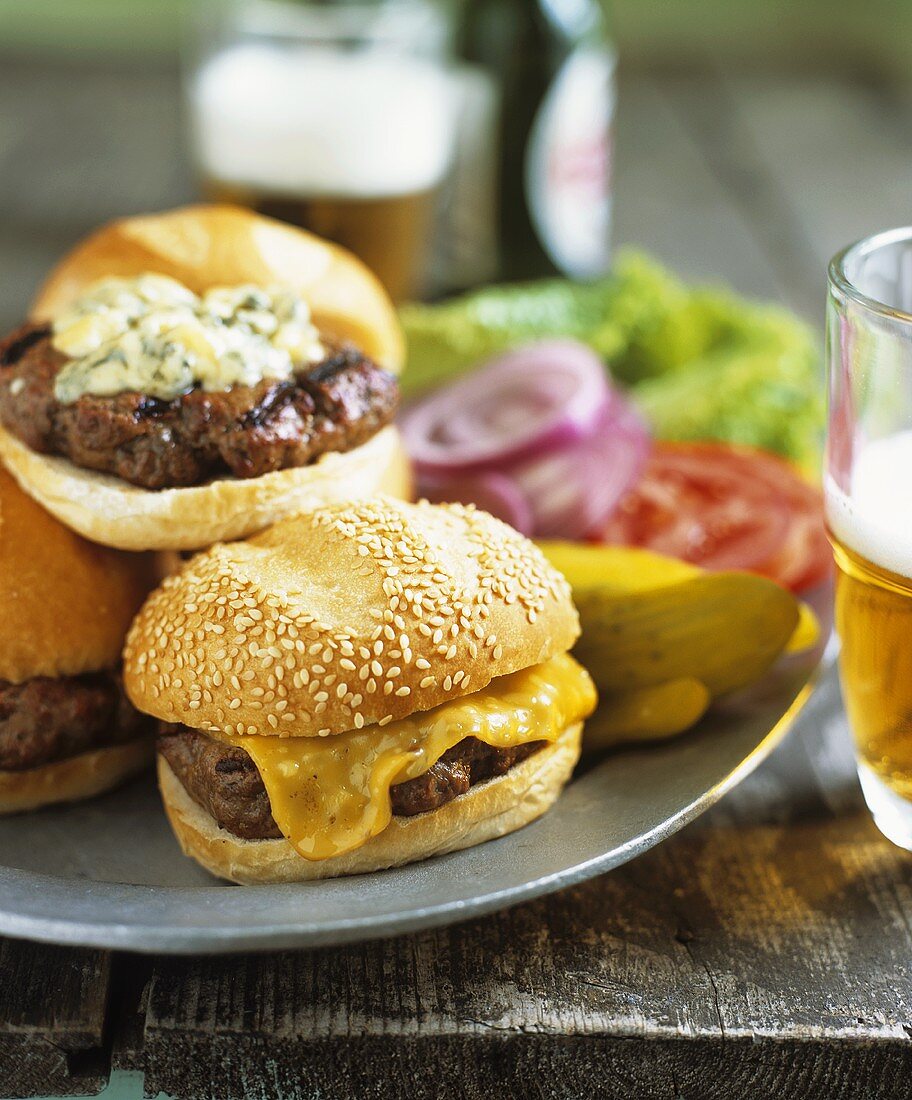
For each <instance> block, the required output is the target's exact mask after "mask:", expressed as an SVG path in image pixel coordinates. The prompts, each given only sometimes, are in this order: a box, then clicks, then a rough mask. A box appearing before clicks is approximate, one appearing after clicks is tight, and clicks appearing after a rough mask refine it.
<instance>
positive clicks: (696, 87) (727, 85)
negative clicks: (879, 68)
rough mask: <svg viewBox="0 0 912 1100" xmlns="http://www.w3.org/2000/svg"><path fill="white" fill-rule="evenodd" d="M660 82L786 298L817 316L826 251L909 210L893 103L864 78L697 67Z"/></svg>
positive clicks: (905, 145) (905, 143)
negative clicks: (710, 71) (714, 71)
mask: <svg viewBox="0 0 912 1100" xmlns="http://www.w3.org/2000/svg"><path fill="white" fill-rule="evenodd" d="M662 87H663V88H664V90H665V94H666V96H667V97H668V98H669V101H670V102H673V103H674V105H675V108H676V110H677V111H678V113H679V115H680V118H681V120H682V122H683V124H684V125H685V126H686V127H687V129H688V131H689V132H690V133H691V134H692V135H693V138H694V140H695V141H696V142H697V143H698V144H699V146H700V148H701V149H702V150H703V153H704V156H705V158H706V162H707V164H708V165H709V167H710V168H711V169H712V171H713V173H714V174H715V175H716V176H717V178H718V179H719V180H720V181H721V183H722V184H723V186H724V187H725V190H726V192H727V193H728V195H729V198H730V201H732V202H734V203H735V204H736V205H737V206H738V207H739V208H740V209H741V210H742V212H743V214H744V216H745V217H746V218H747V219H748V220H749V222H750V224H751V226H752V229H753V233H754V235H755V237H756V239H757V240H758V241H760V242H761V243H762V245H763V248H764V251H765V253H766V255H767V256H768V258H769V261H770V263H771V265H772V266H773V269H774V271H775V272H776V278H777V281H778V282H779V283H780V285H782V286H783V288H784V295H785V299H786V301H787V302H788V304H789V305H791V306H792V307H793V308H796V309H798V310H799V311H800V312H802V313H803V314H805V316H807V317H808V319H809V320H811V321H812V322H815V323H820V322H821V318H822V315H823V303H824V295H825V287H826V264H827V262H828V261H829V259H830V257H831V256H832V255H833V254H834V253H835V252H836V251H837V250H838V249H839V248H841V247H842V246H843V245H845V244H848V243H850V242H851V241H853V240H855V239H856V238H858V237H862V236H865V235H866V234H868V233H872V232H876V231H877V230H878V229H886V228H889V227H891V226H894V225H904V224H906V223H907V222H908V219H909V213H908V186H907V177H908V164H909V156H910V152H912V138H910V136H909V132H908V127H907V126H906V124H905V119H904V117H903V116H902V115H900V113H899V112H898V111H897V110H896V108H895V105H894V102H893V100H892V99H891V98H890V97H889V96H888V95H887V93H886V92H885V91H884V90H882V89H879V88H877V87H876V86H872V85H870V84H862V83H853V82H852V81H851V80H839V79H826V78H821V77H819V76H816V77H814V78H803V77H800V76H790V75H785V74H783V75H780V76H778V77H777V78H776V79H770V78H769V77H763V76H759V75H756V74H755V75H753V76H750V75H743V74H732V73H725V74H722V75H719V76H718V77H717V78H715V79H713V78H711V77H707V74H705V73H701V74H699V75H694V76H690V77H688V76H674V77H665V78H664V79H663V82H662Z"/></svg>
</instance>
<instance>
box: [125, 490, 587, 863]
mask: <svg viewBox="0 0 912 1100" xmlns="http://www.w3.org/2000/svg"><path fill="white" fill-rule="evenodd" d="M578 634H579V622H578V619H577V614H576V610H575V609H574V606H573V603H572V601H571V598H570V590H569V587H568V585H567V583H566V581H565V580H564V579H563V577H562V576H561V575H560V574H559V573H558V572H557V571H556V570H555V569H553V568H552V567H551V566H550V565H549V564H548V563H547V562H546V561H545V559H544V557H543V556H542V554H541V553H540V552H539V551H538V549H537V548H536V547H535V546H534V545H533V544H532V543H531V542H529V541H528V540H527V539H525V538H523V536H521V535H519V534H517V532H516V531H514V530H512V529H511V528H509V527H507V526H506V525H505V524H503V523H501V522H499V521H498V520H495V519H493V518H492V517H491V516H489V515H487V514H486V513H484V512H480V511H476V510H475V509H474V508H471V507H463V506H461V505H447V506H437V505H432V504H428V503H426V502H422V503H420V504H406V503H403V502H401V501H397V500H393V499H391V498H387V497H375V498H373V499H371V500H368V501H362V502H356V503H349V504H333V505H329V506H326V507H323V508H320V509H317V510H315V511H313V512H311V513H308V514H306V515H299V516H295V517H292V518H288V519H284V520H282V521H280V522H279V523H277V524H276V525H275V526H274V527H272V528H271V529H270V530H268V531H266V532H264V533H263V534H260V535H257V536H255V537H254V538H252V539H249V540H248V541H245V542H235V543H232V544H230V545H218V546H214V547H213V548H212V549H211V550H208V551H206V552H204V553H202V554H198V555H197V556H196V557H194V558H193V559H192V560H191V561H190V562H189V563H188V564H187V565H186V566H185V567H184V569H183V571H182V572H180V573H178V574H175V575H173V576H171V577H169V578H168V579H167V580H166V581H165V582H164V583H163V584H162V586H161V587H160V588H159V589H158V590H157V591H156V592H154V593H153V594H152V595H151V596H150V598H149V599H148V600H147V602H146V604H145V606H144V607H143V609H142V610H141V611H140V613H139V615H138V616H137V618H136V620H135V622H134V624H133V627H132V629H131V631H130V634H129V637H128V640H127V646H126V650H125V654H124V679H125V684H126V688H127V692H128V694H129V696H130V698H131V699H132V701H133V703H134V704H135V705H136V706H137V707H138V708H139V709H140V710H142V711H145V712H146V713H148V714H151V715H153V716H154V717H155V718H157V719H159V721H160V723H161V725H160V730H159V738H158V768H159V779H160V784H161V791H162V796H163V799H164V803H165V808H166V810H167V813H168V816H169V818H170V820H171V824H172V826H173V828H174V830H175V833H176V834H177V837H178V839H179V840H180V843H181V845H182V846H183V849H184V851H185V852H186V853H187V854H188V855H190V856H193V857H194V858H195V859H197V860H198V861H199V862H200V863H201V864H202V865H203V866H204V867H206V868H208V870H210V871H211V872H213V873H214V874H216V875H219V876H221V877H222V878H226V879H230V880H232V881H234V882H239V883H263V882H271V883H275V882H295V881H299V880H304V879H315V878H325V877H330V876H336V875H348V874H357V873H361V872H366V871H374V870H379V869H381V868H384V867H391V866H394V865H397V864H403V863H408V862H411V861H413V860H418V859H424V858H426V857H428V856H431V855H436V854H438V853H442V852H449V851H453V850H454V849H457V848H465V847H469V846H470V845H473V844H478V843H481V842H482V841H485V840H489V839H491V838H492V837H497V836H501V835H503V834H505V833H509V832H512V831H513V830H515V829H518V828H520V827H521V826H522V825H525V824H526V823H527V822H529V821H532V820H533V819H534V818H536V817H538V816H540V815H541V814H542V813H544V812H545V811H546V810H547V809H548V808H549V807H550V806H551V804H552V803H553V802H554V800H555V799H556V798H557V796H558V794H559V793H560V791H561V789H562V787H563V786H564V784H565V783H566V781H567V779H568V778H569V776H570V773H571V771H572V770H573V767H574V765H575V763H576V761H577V758H578V756H579V750H580V735H581V731H582V723H583V720H584V719H585V718H586V717H588V715H589V714H590V713H591V712H592V710H593V708H594V706H595V689H594V687H593V685H592V682H591V680H590V679H589V676H588V675H587V673H586V672H585V671H584V670H583V669H582V668H581V667H580V666H579V665H578V664H577V663H576V662H575V661H574V660H573V658H572V657H570V656H569V654H568V650H569V649H570V648H571V646H572V645H573V644H574V642H575V641H576V638H577V636H578Z"/></svg>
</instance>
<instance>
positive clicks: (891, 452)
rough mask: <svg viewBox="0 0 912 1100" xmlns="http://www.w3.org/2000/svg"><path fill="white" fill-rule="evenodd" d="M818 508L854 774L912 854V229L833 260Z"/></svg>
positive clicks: (883, 825) (879, 816)
mask: <svg viewBox="0 0 912 1100" xmlns="http://www.w3.org/2000/svg"><path fill="white" fill-rule="evenodd" d="M827 360H828V373H829V427H828V437H827V457H826V510H827V523H828V526H829V530H830V534H831V538H832V542H833V548H834V552H835V556H836V564H837V567H838V570H837V579H836V627H837V630H838V632H839V636H840V640H841V645H842V648H841V656H840V667H841V673H842V686H843V693H844V696H845V702H846V708H847V710H848V715H849V722H850V724H851V726H852V730H853V733H854V737H855V745H856V755H857V761H858V775H859V778H860V780H861V786H862V788H863V790H864V795H865V799H866V800H867V803H868V806H869V808H870V809H871V812H872V813H873V815H874V818H875V820H876V822H877V825H878V827H879V828H880V830H881V832H883V833H884V834H885V835H886V836H887V837H889V838H890V840H892V841H894V842H895V843H896V844H899V845H901V846H902V847H903V848H908V849H910V850H912V228H908V229H898V230H892V231H890V232H887V233H881V234H879V235H878V236H876V237H871V238H869V239H868V240H864V241H860V242H859V243H858V244H856V245H853V246H852V247H851V248H848V249H846V250H845V251H844V252H841V253H840V254H839V255H838V256H836V258H835V259H834V260H833V261H832V263H831V264H830V272H829V299H828V307H827Z"/></svg>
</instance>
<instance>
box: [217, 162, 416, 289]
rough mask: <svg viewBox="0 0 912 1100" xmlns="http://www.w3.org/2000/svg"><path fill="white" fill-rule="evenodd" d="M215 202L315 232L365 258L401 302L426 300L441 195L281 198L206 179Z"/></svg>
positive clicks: (285, 196)
mask: <svg viewBox="0 0 912 1100" xmlns="http://www.w3.org/2000/svg"><path fill="white" fill-rule="evenodd" d="M203 192H204V194H205V196H206V198H208V199H210V200H211V201H212V202H231V203H239V204H240V205H242V206H248V207H250V209H251V210H255V211H257V213H259V214H265V215H267V217H270V218H278V219H280V220H281V221H284V222H290V223H291V224H292V225H298V226H300V227H301V228H302V229H309V230H310V231H311V233H317V234H319V236H321V237H326V238H327V240H330V241H335V242H336V243H337V244H341V245H344V247H345V248H348V249H350V250H351V251H352V252H354V253H355V255H356V256H358V257H360V258H361V259H362V260H363V261H364V262H365V263H366V264H367V266H368V267H369V268H370V269H371V271H373V272H374V274H375V275H377V277H378V278H379V279H380V281H381V282H382V283H383V285H384V286H385V287H386V289H387V290H388V291H389V293H390V295H391V296H392V297H393V298H394V299H395V300H396V301H404V300H405V299H407V298H413V297H416V296H418V295H420V293H421V291H422V290H423V287H424V282H425V275H426V270H427V263H428V253H429V249H430V245H431V239H432V233H433V228H434V214H435V211H436V209H437V205H438V191H437V190H436V189H435V190H431V191H418V192H415V193H414V194H410V195H390V196H387V197H383V196H381V197H378V198H358V197H349V196H346V195H338V196H335V197H330V196H327V195H319V194H318V195H313V196H311V197H309V198H308V197H305V196H303V195H298V196H291V195H279V194H273V193H271V192H270V191H267V190H260V189H255V188H252V187H250V188H247V187H237V186H232V185H231V184H230V183H226V182H224V181H221V180H216V179H213V178H211V177H209V178H207V177H204V178H203Z"/></svg>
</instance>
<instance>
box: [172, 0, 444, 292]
mask: <svg viewBox="0 0 912 1100" xmlns="http://www.w3.org/2000/svg"><path fill="white" fill-rule="evenodd" d="M198 27H199V34H198V41H197V48H196V49H195V50H194V51H193V55H192V57H191V62H190V67H189V71H188V73H187V98H188V104H189V116H190V124H191V128H192V140H193V149H194V156H195V159H196V163H197V167H198V170H199V172H200V175H201V178H202V184H203V189H204V192H205V194H206V196H207V197H208V198H210V199H213V200H217V201H228V202H235V203H241V204H243V205H245V206H249V207H251V208H252V209H254V210H257V211H259V212H261V213H263V214H267V215H270V216H272V217H276V218H280V219H282V220H284V221H288V222H292V223H294V224H296V225H300V226H302V227H303V228H305V229H310V230H312V231H313V232H314V233H318V234H319V235H320V236H323V237H328V238H329V239H331V240H334V241H337V242H338V243H339V244H342V245H345V247H346V248H349V249H351V251H353V252H354V253H355V254H356V255H358V256H360V257H361V258H362V259H363V260H364V262H365V263H366V264H368V266H369V267H371V268H372V269H373V270H374V271H375V272H376V273H377V275H378V276H379V277H380V279H381V280H382V281H383V283H384V284H385V285H386V287H387V289H388V290H389V291H390V293H391V294H392V295H393V297H394V298H396V299H403V298H408V297H413V296H416V295H419V294H421V293H422V292H423V291H424V290H425V289H426V286H427V279H428V271H429V263H430V250H431V241H432V235H433V230H434V223H435V216H436V212H437V210H436V207H437V200H438V196H439V193H440V188H441V185H442V183H443V180H444V177H445V175H446V172H447V169H448V167H449V163H450V159H451V156H452V152H453V143H454V127H455V120H454V117H453V116H454V105H453V95H452V86H451V81H450V77H449V73H448V70H447V65H446V58H447V51H448V38H449V26H448V23H447V20H446V18H445V11H444V7H443V6H441V5H440V4H438V3H436V2H435V0H334V2H333V3H326V2H323V3H320V2H318V0H300V2H290V0H235V2H222V3H210V4H208V5H206V6H204V7H203V8H202V11H201V16H200V19H199V21H198Z"/></svg>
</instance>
